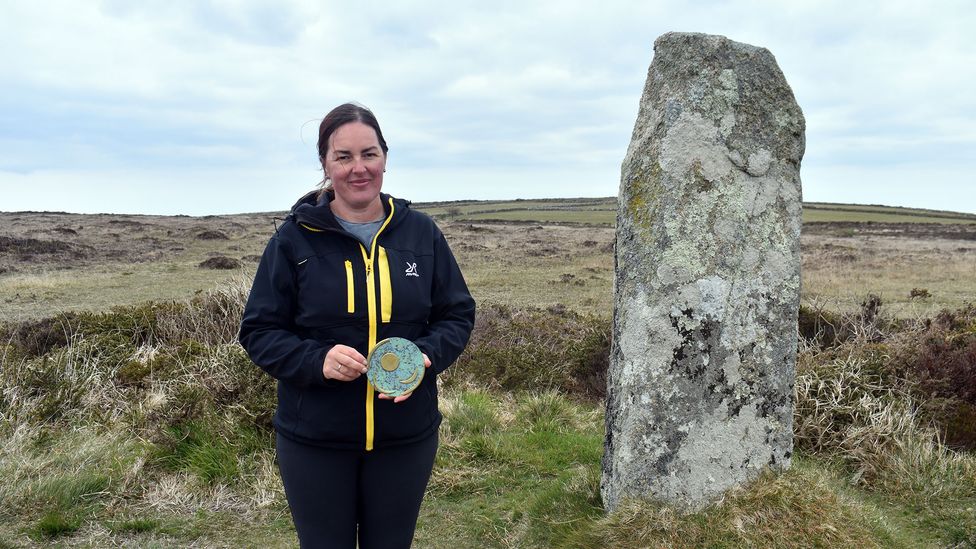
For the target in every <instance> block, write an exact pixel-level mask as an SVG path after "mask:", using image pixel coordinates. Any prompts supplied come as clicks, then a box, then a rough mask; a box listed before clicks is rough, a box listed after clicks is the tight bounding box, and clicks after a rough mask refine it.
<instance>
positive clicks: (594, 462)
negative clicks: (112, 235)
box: [0, 214, 976, 548]
mask: <svg viewBox="0 0 976 549" xmlns="http://www.w3.org/2000/svg"><path fill="white" fill-rule="evenodd" d="M445 215H447V214H445ZM103 221H105V222H106V223H107V220H103ZM163 221H165V222H167V223H170V222H172V221H173V220H163ZM163 221H160V223H162V222H163ZM185 221H187V222H188V223H190V224H192V223H198V222H199V221H200V220H199V219H187V220H185ZM140 223H145V225H144V226H143V230H144V231H147V232H149V231H153V230H156V229H154V228H153V227H152V224H153V223H155V221H148V220H141V221H140ZM228 227H232V226H229V225H227V224H224V229H223V230H222V231H223V234H224V235H225V236H226V239H223V238H213V239H202V238H197V236H199V234H200V233H202V231H203V230H204V228H203V227H202V226H196V227H193V228H192V229H185V230H186V233H185V235H188V236H187V241H186V244H185V245H183V246H182V247H184V248H187V250H183V251H172V250H171V251H170V252H167V253H166V254H161V255H160V257H158V258H156V259H155V260H146V261H145V263H147V265H145V266H141V265H140V264H139V263H138V262H137V261H135V260H133V259H132V258H131V257H126V258H123V259H124V260H125V261H126V262H127V263H125V264H126V265H127V266H126V267H124V268H123V269H133V270H139V269H142V268H145V272H147V273H148V272H151V271H152V269H150V266H151V265H152V263H153V261H163V262H165V261H169V262H170V263H168V264H165V265H166V266H164V267H163V269H172V271H173V272H174V273H178V272H180V271H181V270H187V271H189V270H190V269H196V271H193V272H196V273H210V274H212V279H211V285H210V288H209V289H206V290H203V291H200V292H197V293H195V294H194V289H193V288H192V284H191V283H192V280H191V281H189V282H187V287H186V289H185V291H184V296H185V297H181V298H176V299H173V298H167V297H166V295H165V294H164V295H157V296H155V297H154V298H152V299H148V300H147V299H138V300H135V301H134V302H129V301H127V300H119V301H118V303H120V304H115V305H106V306H104V307H100V308H98V309H97V310H84V309H83V308H71V309H69V310H62V311H60V312H54V313H51V314H47V313H45V314H41V315H27V314H23V315H19V316H12V315H9V316H6V317H5V318H4V319H3V320H4V321H3V323H2V324H0V478H2V479H3V482H2V483H0V547H21V546H46V545H50V544H61V545H65V546H97V547H109V546H119V545H127V544H128V545H134V546H165V547H169V546H225V547H239V546H292V545H293V544H294V535H293V532H292V530H291V523H290V520H289V517H288V509H287V505H286V504H285V502H284V495H283V492H282V488H281V484H280V481H279V479H278V476H277V472H276V468H275V463H274V449H273V436H272V432H271V425H270V419H271V413H272V412H273V409H274V399H275V396H274V383H273V380H271V379H270V378H269V377H268V376H266V375H264V374H263V373H261V372H260V370H259V369H258V368H256V367H255V366H253V364H251V363H250V361H249V360H248V358H247V356H246V355H245V354H244V352H243V350H242V349H241V348H240V346H239V345H238V344H237V343H236V331H237V326H238V322H239V318H240V311H241V309H242V307H243V302H244V299H245V298H246V290H247V287H248V285H249V280H248V272H247V271H246V270H245V271H244V272H242V271H241V270H233V269H232V270H229V271H227V272H224V271H209V270H206V269H202V268H200V267H198V265H199V263H200V262H201V261H203V260H205V259H206V258H208V257H211V256H210V255H209V254H211V253H214V250H217V253H219V254H220V255H224V256H228V257H230V256H232V255H233V253H236V255H234V256H233V257H234V259H242V258H243V256H246V255H250V254H253V253H255V252H254V250H253V249H252V247H250V246H251V245H250V244H245V243H244V242H243V241H244V239H246V238H253V234H252V233H251V232H250V231H251V229H240V230H238V232H236V233H235V232H234V231H233V230H231V229H229V228H228ZM848 229H849V228H846V227H843V226H836V227H819V228H817V229H816V230H813V231H808V230H807V228H806V227H805V229H804V239H805V240H804V258H803V261H804V268H805V271H804V277H805V280H804V285H805V286H804V298H803V307H802V308H801V314H800V318H799V322H798V341H799V344H800V352H799V356H798V366H797V368H798V370H797V380H796V389H795V396H796V409H795V414H794V423H795V444H796V455H795V459H794V461H793V466H792V467H791V468H790V469H789V470H788V471H787V472H785V473H782V474H772V473H770V474H767V475H764V476H762V477H760V478H759V479H757V480H756V481H754V482H752V483H750V484H748V485H746V486H744V487H742V488H741V489H737V490H734V491H732V492H730V493H729V494H727V495H726V497H725V498H723V500H722V501H719V502H716V503H715V504H713V505H711V506H709V507H707V508H705V509H704V510H702V511H699V512H695V513H691V514H684V513H681V512H679V511H677V510H675V509H673V508H670V507H668V506H665V505H658V504H654V503H647V502H630V503H628V504H626V505H624V506H623V507H622V508H621V509H620V510H619V511H617V512H616V513H614V514H612V515H606V514H604V512H603V511H602V506H601V503H600V498H599V477H600V459H601V455H602V451H603V408H602V401H601V399H602V397H603V396H604V391H605V385H604V383H605V379H604V375H605V370H606V365H607V362H606V361H607V357H608V354H609V353H608V352H609V346H610V334H611V320H610V314H609V309H608V305H607V304H608V302H609V301H610V299H609V298H610V296H609V290H608V283H609V280H610V278H611V276H610V273H611V272H612V261H610V266H609V267H608V266H607V262H608V258H610V257H611V255H610V252H611V250H612V247H611V246H612V230H611V229H609V228H606V227H602V226H592V225H584V226H571V225H564V224H560V225H549V224H543V223H538V222H537V220H533V221H532V222H531V223H523V224H517V225H500V224H497V223H490V222H477V223H476V222H473V221H470V220H464V219H456V220H453V221H452V220H446V223H445V231H446V232H447V234H448V236H449V238H450V239H451V244H452V246H453V247H454V249H455V251H456V253H457V254H458V256H459V261H460V262H461V264H462V267H463V268H464V269H465V273H466V275H467V276H468V278H469V283H470V284H471V286H472V289H473V291H474V293H475V296H476V298H478V300H479V314H478V319H477V323H476V326H475V331H474V334H473V337H472V341H471V344H470V345H469V347H468V349H467V350H466V351H465V353H464V355H463V356H462V357H461V359H459V361H458V363H457V364H455V366H453V367H452V369H451V370H449V371H448V372H447V373H446V375H443V376H442V377H441V378H440V380H439V382H440V383H441V385H442V409H443V411H444V414H445V422H444V424H443V425H442V428H441V448H440V450H439V453H438V457H437V464H436V466H435V472H434V476H433V478H432V480H431V483H430V487H429V492H428V495H427V498H426V499H425V503H424V508H423V510H422V515H421V519H420V523H419V526H418V533H417V542H416V545H417V546H418V547H476V546H477V547H623V548H627V547H658V546H660V547H706V546H707V547H749V546H788V547H972V546H976V512H974V509H976V306H974V305H973V304H972V303H971V302H970V303H969V304H967V303H966V298H967V297H968V298H969V299H970V300H972V298H973V296H974V294H976V280H973V279H972V276H971V275H972V273H973V272H974V271H973V270H969V271H967V270H966V269H967V266H969V267H971V266H972V265H973V261H974V257H976V249H974V248H971V247H970V242H971V241H972V239H973V238H976V235H974V233H976V227H972V226H970V227H969V228H968V229H967V230H968V231H969V233H966V232H965V230H957V231H961V232H959V233H953V234H964V235H965V234H969V235H974V236H973V237H971V238H969V239H967V238H954V237H945V236H944V235H943V236H932V234H928V233H927V234H928V236H924V237H922V236H918V235H920V234H921V232H919V231H918V230H917V229H914V228H912V227H900V230H901V231H902V232H901V233H899V234H898V235H895V236H891V235H882V234H870V231H874V230H876V229H877V227H876V226H870V227H869V226H868V225H867V224H863V225H861V226H858V227H855V228H854V233H853V234H847V233H846V232H844V231H846V230H848ZM165 230H170V231H177V230H180V229H176V228H174V227H173V226H172V225H170V226H169V228H168V229H165ZM927 230H929V231H930V232H931V228H929V229H927ZM83 231H84V229H82V230H81V231H80V232H83ZM835 231H836V232H835ZM859 231H867V232H868V234H864V233H863V232H859ZM9 233H13V234H12V236H9V237H8V238H11V239H13V238H25V237H23V236H22V235H18V234H16V233H14V231H9V232H8V234H9ZM936 233H937V231H936ZM938 234H941V233H938ZM249 235H250V236H249ZM41 236H43V235H41ZM68 236H69V237H70V236H71V235H68ZM33 238H37V239H40V238H39V237H37V236H36V235H35V236H34V237H33ZM49 240H51V241H55V239H53V238H49ZM74 244H75V247H74V248H71V249H77V250H82V251H84V250H86V248H84V247H83V246H82V244H84V243H83V242H82V243H79V242H75V243H74ZM260 245H263V241H262V242H259V243H257V244H256V246H258V247H259V246H260ZM172 246H173V247H180V245H179V244H172ZM207 246H211V247H210V248H208V247H207ZM233 247H238V248H239V249H238V250H233V249H231V248H233ZM92 248H93V249H99V250H100V247H98V246H95V245H92ZM136 248H137V247H134V248H132V249H129V250H127V251H125V253H128V254H139V253H151V248H152V247H151V246H149V245H147V246H146V249H145V250H140V249H136ZM868 249H873V250H874V251H873V252H870V253H869V252H867V251H866V250H868ZM946 249H948V250H954V253H953V254H952V255H951V256H950V255H943V253H942V251H943V250H946ZM959 249H962V250H963V251H962V252H960V251H959ZM182 252H187V253H186V254H185V255H180V253H182ZM17 253H19V252H17ZM36 253H38V254H44V253H47V254H48V255H50V254H69V253H70V249H66V248H64V247H58V246H52V247H51V249H50V250H49V251H47V252H44V251H37V252H36ZM86 253H88V255H87V256H83V257H81V258H79V263H78V265H79V266H76V267H75V269H74V276H75V277H76V278H77V277H81V278H84V276H86V275H87V274H90V273H91V272H92V270H97V271H99V272H105V271H110V270H112V268H113V267H111V266H110V265H106V264H105V263H103V262H101V261H100V260H98V261H96V260H94V259H89V261H92V262H93V265H89V266H88V267H85V266H84V265H82V263H83V261H84V257H88V258H91V257H92V254H93V253H94V252H86ZM97 253H104V252H103V251H99V252H97ZM167 254H171V255H167ZM61 257H64V256H61ZM214 257H215V256H214ZM933 257H935V258H941V259H942V266H943V267H944V268H948V271H949V274H948V275H945V274H942V275H940V274H939V273H935V272H934V270H933V269H931V267H930V268H929V269H927V270H925V271H923V270H922V268H921V262H922V261H923V259H924V258H929V259H931V258H933ZM180 262H182V263H180ZM891 262H895V263H898V264H900V265H901V269H902V270H907V271H908V273H907V274H904V273H903V274H902V275H901V276H902V278H901V279H898V280H896V281H894V282H892V281H880V280H875V284H873V285H872V280H873V279H876V278H879V277H878V276H877V273H878V272H881V273H882V275H883V274H884V273H886V272H887V271H885V270H884V269H886V268H888V267H885V266H884V264H885V263H891ZM912 262H919V265H920V266H919V268H918V269H917V270H913V269H912V268H911V267H909V268H907V269H906V267H905V265H906V264H908V265H911V264H912ZM245 264H250V265H252V266H253V262H252V263H248V262H247V261H246V260H245ZM825 264H826V265H827V266H826V267H825V266H824V265H825ZM13 265H14V266H15V268H16V269H19V271H18V272H14V273H7V274H4V275H0V289H2V288H3V287H4V286H3V285H4V283H5V280H4V278H8V281H6V283H8V284H9V278H10V277H16V276H24V275H25V274H26V275H29V276H32V277H35V280H44V279H45V277H46V276H49V274H50V272H49V271H48V270H47V268H46V269H38V270H31V269H29V268H26V267H24V266H23V265H20V264H16V263H13ZM114 268H115V269H118V268H119V267H118V266H116V267H114ZM156 268H157V269H159V268H160V264H159V263H157V264H156ZM252 268H253V267H252ZM514 268H518V269H519V273H520V276H519V277H515V278H518V280H513V277H512V276H511V272H512V269H514ZM845 268H846V269H848V270H847V271H844V270H842V269H845ZM86 269H87V270H86ZM877 269H880V271H878V270H877ZM892 270H894V269H892ZM25 271H26V272H25ZM943 271H945V269H943ZM953 273H954V274H953ZM967 273H968V274H967ZM128 276H131V275H128ZM939 276H945V277H946V278H945V279H940V280H942V281H941V282H940V281H938V280H935V281H933V279H937V278H938V277H939ZM952 276H956V277H959V278H957V279H956V280H955V282H954V283H953V280H952V279H951V277H952ZM967 276H968V277H969V278H967ZM817 277H819V278H817ZM828 277H835V279H832V280H824V279H826V278H828ZM108 278H109V279H112V277H111V276H109V277H108ZM101 280H104V279H101ZM113 280H114V279H113ZM213 281H217V282H216V285H214V284H215V283H214V282H213ZM845 281H846V282H845ZM89 284H90V285H91V284H92V282H91V281H89ZM885 284H888V285H887V286H886V285H885ZM851 286H853V287H854V288H856V289H855V290H851V289H850V287H851ZM8 287H9V286H8ZM811 287H812V288H817V291H811ZM923 289H924V290H925V292H926V294H928V295H922V290H923ZM49 290H50V291H51V292H52V295H53V293H56V292H58V291H60V287H59V286H58V285H57V284H53V283H52V285H51V286H50V287H49ZM164 290H165V288H164ZM864 290H873V293H872V292H871V291H864ZM911 290H917V291H916V292H915V293H916V294H917V295H916V296H915V297H911V296H910V293H911ZM92 291H93V292H97V291H98V290H97V289H93V290H92ZM950 291H951V292H956V293H950ZM859 292H860V295H857V297H854V296H855V295H856V294H857V293H859ZM140 295H144V294H140ZM3 297H6V298H8V299H9V298H12V296H11V295H9V294H3ZM43 299H44V296H43V295H41V296H39V298H38V300H37V301H38V302H40V301H43ZM44 306H45V307H46V306H47V305H44ZM45 310H48V309H45Z"/></svg>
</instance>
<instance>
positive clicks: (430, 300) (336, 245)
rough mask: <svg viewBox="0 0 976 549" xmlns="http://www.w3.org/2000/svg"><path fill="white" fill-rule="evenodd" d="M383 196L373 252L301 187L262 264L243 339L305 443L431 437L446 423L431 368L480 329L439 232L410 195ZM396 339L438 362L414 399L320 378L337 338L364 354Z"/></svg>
mask: <svg viewBox="0 0 976 549" xmlns="http://www.w3.org/2000/svg"><path fill="white" fill-rule="evenodd" d="M326 197H327V198H328V200H331V199H332V198H333V196H332V195H331V193H330V194H327V195H326ZM380 198H381V200H382V201H383V207H384V210H385V213H386V222H385V224H384V225H383V226H382V227H381V228H380V231H379V232H378V233H377V235H376V237H375V238H374V241H373V244H372V246H370V247H368V248H367V247H366V246H363V245H362V244H361V243H360V242H359V240H357V239H356V237H355V236H353V235H352V234H350V233H348V232H346V231H345V230H343V229H342V227H341V226H340V225H339V223H338V222H337V221H336V219H335V216H334V215H333V214H332V210H331V209H330V208H329V205H328V200H327V201H323V202H321V203H320V202H318V201H317V199H316V193H314V192H312V193H309V194H307V195H305V196H304V197H302V198H301V199H300V200H299V201H298V203H296V204H295V206H294V207H293V208H292V210H291V213H290V214H289V215H288V217H287V218H286V220H285V221H284V223H282V224H281V226H280V227H279V228H278V230H277V232H276V233H275V235H274V236H272V237H271V241H270V242H269V243H268V246H267V248H266V249H265V251H264V255H263V256H262V258H261V263H260V265H259V266H258V270H257V274H256V275H255V278H254V285H253V286H252V288H251V294H250V296H249V297H248V300H247V305H246V307H245V310H244V317H243V321H242V322H241V331H240V342H241V345H243V346H244V349H246V350H247V353H248V355H249V356H250V357H251V360H252V361H254V363H255V364H257V365H258V366H260V367H261V368H262V369H263V370H265V371H266V372H268V373H269V374H270V375H272V376H274V377H275V378H276V379H277V380H278V410H277V412H276V414H275V419H274V425H275V429H276V430H277V431H278V432H279V433H281V435H283V436H286V437H288V438H291V439H293V440H296V441H298V442H304V443H306V444H314V445H320V446H327V447H334V448H350V449H352V448H366V449H369V448H371V447H376V448H381V447H383V446H392V445H397V444H404V443H408V442H413V441H416V440H420V439H422V438H424V437H426V436H429V435H430V434H432V433H433V432H434V431H435V430H436V429H437V427H438V425H440V421H441V414H440V412H439V411H438V409H437V383H436V374H438V373H440V372H442V371H444V370H445V369H446V368H447V367H448V366H449V365H451V364H452V363H453V362H454V361H455V360H456V359H457V357H458V356H459V355H460V354H461V351H463V350H464V347H465V345H466V344H467V342H468V337H469V336H470V334H471V329H472V327H473V326H474V313H475V303H474V299H472V297H471V294H470V293H469V292H468V288H467V285H466V284H465V282H464V278H463V277H462V275H461V271H460V269H459V268H458V265H457V262H456V261H455V260H454V256H453V254H452V253H451V250H450V248H448V245H447V241H446V240H445V239H444V235H443V234H442V233H441V232H440V230H439V229H438V228H437V226H436V225H435V224H434V222H433V221H432V220H431V219H430V218H429V217H428V216H427V215H425V214H423V213H420V212H417V211H413V210H411V209H410V208H409V202H407V201H404V200H399V199H394V198H392V197H390V196H388V195H385V194H381V195H380ZM370 288H372V290H373V291H372V295H370V292H369V289H370ZM394 336H396V337H403V338H406V339H409V340H411V341H413V342H414V343H416V344H417V346H418V347H420V349H421V350H422V351H423V352H424V353H426V354H427V356H428V358H430V361H431V366H430V368H429V369H428V370H427V372H426V374H427V375H425V376H424V379H423V381H422V382H421V384H420V386H419V387H417V389H415V390H414V392H413V394H412V395H411V397H410V398H409V399H407V400H405V401H403V402H400V403H397V404H394V403H393V402H392V401H391V400H380V399H377V398H376V394H375V392H374V391H372V389H368V388H367V384H368V382H367V379H366V376H365V375H363V376H360V377H359V378H357V379H356V380H353V381H350V382H342V381H336V380H329V379H326V378H325V377H324V376H323V374H322V363H323V361H324V359H325V355H326V353H327V352H328V351H329V349H331V348H332V346H333V345H336V344H343V345H348V346H350V347H354V348H356V350H358V351H359V352H360V353H362V354H363V356H366V355H367V354H368V353H369V346H370V345H371V344H375V343H376V342H377V341H380V340H382V339H385V338H388V337H394ZM432 374H433V375H432ZM367 395H369V397H367ZM370 414H372V420H370V418H369V416H370ZM368 434H369V435H371V436H368Z"/></svg>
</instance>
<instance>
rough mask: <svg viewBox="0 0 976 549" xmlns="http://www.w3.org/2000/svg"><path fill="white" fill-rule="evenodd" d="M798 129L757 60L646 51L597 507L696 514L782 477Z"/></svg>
mask: <svg viewBox="0 0 976 549" xmlns="http://www.w3.org/2000/svg"><path fill="white" fill-rule="evenodd" d="M803 132H804V120H803V114H802V113H801V111H800V107H799V106H798V105H797V104H796V101H795V99H794V98H793V93H792V91H791V90H790V87H789V85H787V83H786V80H785V78H784V77H783V73H782V72H781V71H780V70H779V67H778V66H777V65H776V60H775V59H774V58H773V56H772V54H770V53H769V51H767V50H766V49H763V48H757V47H754V46H750V45H748V44H741V43H738V42H733V41H731V40H729V39H727V38H725V37H722V36H709V35H704V34H686V33H669V34H665V35H663V36H661V37H660V38H658V39H657V41H656V42H655V43H654V60H653V62H652V63H651V67H650V69H649V71H648V76H647V83H646V85H645V87H644V95H643V97H642V98H641V103H640V112H639V114H638V116H637V122H636V124H635V125H634V132H633V136H632V140H631V143H630V148H629V149H628V150H627V156H626V158H625V159H624V162H623V169H622V174H621V179H620V195H619V196H620V197H619V203H618V210H617V248H616V278H615V281H614V293H615V296H614V318H613V336H614V340H613V348H612V351H611V352H612V355H611V361H610V370H609V372H608V383H607V392H608V396H607V415H606V421H607V434H606V448H605V453H604V458H603V479H602V485H601V492H602V495H603V502H604V505H605V506H606V508H607V509H608V510H613V509H615V508H616V507H617V505H618V504H619V503H620V502H621V500H622V499H625V498H650V499H657V500H663V501H666V502H669V503H671V504H674V505H677V506H679V507H683V508H691V509H694V508H699V507H701V506H703V505H704V504H706V503H708V502H709V501H710V500H712V499H714V498H716V497H717V496H720V495H721V494H722V493H723V492H725V491H726V490H727V489H729V488H731V487H734V486H736V485H739V484H742V483H743V482H745V481H747V480H750V479H752V478H754V477H756V476H757V475H758V474H759V473H760V471H762V470H763V469H764V468H766V467H772V468H774V469H784V468H786V467H789V464H790V456H791V455H792V452H793V421H792V414H793V380H794V374H795V369H796V342H797V335H796V320H797V309H798V307H799V294H800V240H799V239H800V213H801V207H802V206H801V200H800V159H801V158H802V157H803V149H804V133H803Z"/></svg>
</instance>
